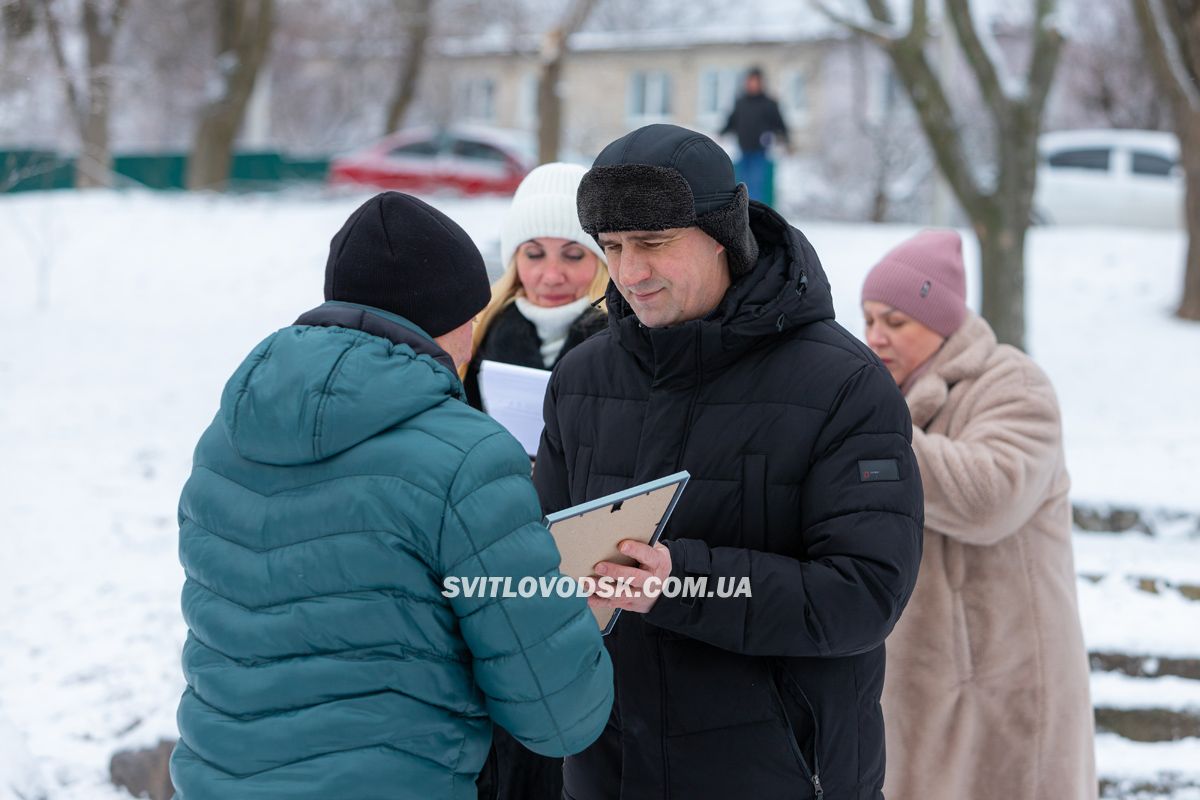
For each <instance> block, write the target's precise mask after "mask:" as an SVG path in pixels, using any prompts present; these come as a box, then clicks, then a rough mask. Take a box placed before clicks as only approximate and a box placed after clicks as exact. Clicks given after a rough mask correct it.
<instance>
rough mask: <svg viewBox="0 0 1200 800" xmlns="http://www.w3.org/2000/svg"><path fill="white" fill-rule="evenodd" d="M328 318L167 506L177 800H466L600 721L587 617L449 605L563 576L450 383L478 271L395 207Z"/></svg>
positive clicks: (350, 240) (285, 359)
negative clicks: (177, 627) (175, 566)
mask: <svg viewBox="0 0 1200 800" xmlns="http://www.w3.org/2000/svg"><path fill="white" fill-rule="evenodd" d="M325 297H326V300H327V301H331V302H326V303H325V304H324V305H322V306H320V307H319V308H317V309H315V310H313V311H310V312H308V313H306V314H304V315H302V316H301V317H300V319H299V320H297V322H296V324H294V325H292V326H290V327H287V328H283V329H282V330H280V331H277V332H276V333H274V334H272V335H271V336H269V337H268V338H267V339H266V340H264V341H263V342H262V343H261V344H259V345H258V347H256V348H255V349H254V351H253V352H252V353H251V354H250V356H249V357H248V358H247V359H246V360H245V362H243V363H242V365H241V366H240V367H238V369H237V371H236V372H234V374H233V377H232V378H230V380H229V382H228V384H227V385H226V386H225V391H224V393H223V395H222V397H221V408H220V411H219V412H218V414H217V417H216V419H215V420H214V422H213V423H212V425H211V426H209V428H208V430H207V431H205V433H204V435H203V436H202V437H201V439H200V443H199V444H198V445H197V447H196V453H195V459H194V465H193V469H192V475H191V478H190V479H189V480H188V482H187V485H186V486H185V487H184V490H183V496H182V498H181V499H180V504H179V552H180V559H181V561H182V562H183V566H184V571H185V573H186V576H187V580H186V582H185V584H184V588H183V614H184V618H185V620H186V621H187V624H188V628H189V632H188V637H187V642H186V643H185V645H184V649H183V669H184V674H185V676H186V678H187V683H188V687H187V690H186V691H185V692H184V694H183V697H182V699H181V701H180V704H179V712H178V722H179V731H180V740H179V744H178V745H177V746H176V748H175V752H174V755H173V756H172V759H171V776H172V779H173V780H174V783H175V787H176V789H177V792H178V793H177V795H176V797H177V800H230V799H231V798H237V799H239V800H260V799H261V798H272V799H274V798H321V800H334V799H335V798H345V799H346V800H371V799H372V798H380V800H383V799H384V798H386V799H387V800H394V799H395V798H421V800H428V799H429V798H475V796H476V785H475V780H476V776H477V774H478V773H479V770H480V768H481V765H482V764H483V762H484V759H485V757H486V755H487V752H488V746H489V743H490V740H491V731H492V723H493V722H494V723H496V724H498V725H501V726H503V727H504V728H506V729H507V730H508V731H509V732H511V733H512V734H513V735H514V736H515V737H516V738H517V739H518V740H520V741H521V742H522V743H523V744H525V745H526V746H527V747H529V748H530V749H531V750H533V751H535V752H538V753H541V754H544V755H549V756H563V755H567V754H571V753H575V752H578V751H580V750H582V749H583V748H585V747H586V746H588V745H589V744H591V743H592V741H593V740H595V739H596V737H597V736H598V735H599V734H600V731H601V729H602V728H603V727H604V724H605V722H606V721H607V719H608V716H609V710H610V707H611V705H612V698H613V689H612V666H611V664H610V662H609V658H608V655H607V653H606V652H605V650H604V647H603V645H602V644H601V640H600V635H599V632H598V630H597V626H596V622H595V618H594V617H593V616H592V614H591V613H590V612H589V611H588V609H587V606H586V604H585V602H584V600H583V599H581V598H576V597H571V598H566V599H564V598H561V597H558V596H553V597H549V598H546V597H540V596H539V597H532V598H521V597H515V598H508V597H501V598H495V597H466V596H465V593H464V592H461V591H460V592H459V593H458V594H457V596H449V597H448V596H447V594H453V593H451V592H445V593H444V591H443V590H444V589H445V588H447V587H446V585H445V584H444V579H445V578H446V577H450V576H453V577H459V578H463V579H470V578H475V577H485V578H487V577H492V576H495V577H511V578H512V582H511V585H512V586H514V587H515V586H516V585H517V583H518V581H519V579H520V578H522V577H525V576H534V577H537V576H557V575H558V574H559V573H558V563H559V555H558V551H557V550H556V548H555V546H554V542H553V540H552V539H551V538H550V535H549V533H548V532H547V530H546V529H545V528H544V527H543V526H542V524H541V519H542V516H541V511H540V506H539V503H538V498H537V496H536V494H535V492H534V489H533V486H532V484H531V482H530V479H529V460H528V458H527V457H526V455H525V453H524V451H523V449H522V448H521V446H520V445H519V444H517V442H516V441H515V440H514V439H513V438H512V437H511V436H510V435H509V434H508V433H507V432H506V431H505V430H504V429H503V428H501V427H500V426H499V425H498V424H497V423H496V422H494V421H493V420H491V419H490V418H489V417H487V416H485V415H483V414H481V413H479V412H477V411H475V410H474V409H472V408H470V407H469V406H468V405H467V404H466V403H465V402H464V401H463V390H462V385H461V384H460V382H459V379H458V377H457V374H456V371H455V367H456V363H455V362H458V363H462V362H463V361H465V360H466V359H467V358H469V356H470V339H471V320H472V318H473V317H474V316H475V314H476V313H477V312H478V311H479V310H480V309H482V308H483V306H484V304H485V303H486V302H487V299H488V284H487V275H486V271H485V269H484V266H483V261H482V259H481V258H480V255H479V251H478V250H477V249H476V248H475V246H474V244H472V243H471V241H470V239H469V238H468V237H467V235H466V234H465V233H464V232H463V231H462V229H461V228H460V227H458V226H457V225H456V224H455V223H454V222H453V221H452V220H450V219H449V218H448V217H446V216H445V215H444V214H441V213H440V212H438V211H437V210H436V209H434V208H432V207H430V206H428V205H426V204H425V203H422V202H421V201H419V200H417V199H415V198H412V197H408V196H407V195H403V194H398V193H395V192H389V193H385V194H382V195H379V196H377V197H375V198H372V199H371V200H369V201H367V203H366V204H364V205H363V206H362V207H361V208H359V209H358V210H357V211H356V212H355V213H354V214H353V215H352V216H351V217H350V219H349V220H348V221H347V222H346V224H345V226H343V228H342V229H341V231H339V232H338V234H337V235H336V236H335V237H334V239H333V242H332V244H331V247H330V255H329V261H328V264H327V266H326V278H325Z"/></svg>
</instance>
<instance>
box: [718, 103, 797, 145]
mask: <svg viewBox="0 0 1200 800" xmlns="http://www.w3.org/2000/svg"><path fill="white" fill-rule="evenodd" d="M727 133H734V134H737V140H738V149H740V150H741V151H742V153H743V154H745V153H761V152H763V151H764V150H766V149H767V134H769V133H773V134H776V135H777V136H779V138H780V139H782V140H783V141H785V142H786V141H788V129H787V123H786V122H784V121H783V114H781V113H779V103H777V102H775V100H774V99H772V98H770V97H767V96H766V95H765V94H743V95H742V96H741V97H739V98H738V99H737V102H735V103H734V104H733V111H731V112H729V118H728V119H727V120H725V127H724V128H722V129H721V135H722V136H724V135H725V134H727Z"/></svg>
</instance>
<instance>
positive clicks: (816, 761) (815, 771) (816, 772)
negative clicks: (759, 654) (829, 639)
mask: <svg viewBox="0 0 1200 800" xmlns="http://www.w3.org/2000/svg"><path fill="white" fill-rule="evenodd" d="M774 672H780V673H783V675H784V677H786V678H787V679H788V680H791V681H793V683H794V682H795V679H794V678H792V676H791V675H789V674H788V673H787V667H785V666H783V665H782V664H778V665H776V666H775V667H774V669H773V670H772V673H774ZM769 680H770V684H771V691H772V692H773V693H774V695H775V701H776V702H777V703H779V710H780V712H781V713H782V714H783V721H784V724H785V725H787V734H788V742H789V744H791V746H792V755H794V756H795V757H796V760H797V761H799V762H800V768H801V770H802V771H803V772H804V775H805V777H807V778H808V779H809V781H811V782H812V785H813V791H814V792H815V793H816V798H817V800H821V798H822V797H824V796H825V788H824V787H823V786H821V757H820V756H819V755H818V753H817V750H818V748H819V746H820V742H821V725H820V723H819V722H818V721H817V714H816V711H814V710H813V707H812V703H810V702H809V701H808V695H806V694H804V690H803V689H801V688H800V687H799V686H796V687H795V691H797V692H799V693H800V697H801V698H802V699H803V700H804V705H806V706H807V707H808V710H809V713H810V714H812V721H813V763H812V768H811V769H810V768H809V766H808V759H806V758H805V757H804V753H803V752H802V751H801V750H800V744H799V743H798V742H797V741H796V727H795V726H794V725H793V724H792V719H791V717H790V716H788V711H787V704H786V703H784V702H783V696H782V695H781V694H780V693H779V686H778V684H776V683H775V676H774V674H772V675H771V676H770V678H769Z"/></svg>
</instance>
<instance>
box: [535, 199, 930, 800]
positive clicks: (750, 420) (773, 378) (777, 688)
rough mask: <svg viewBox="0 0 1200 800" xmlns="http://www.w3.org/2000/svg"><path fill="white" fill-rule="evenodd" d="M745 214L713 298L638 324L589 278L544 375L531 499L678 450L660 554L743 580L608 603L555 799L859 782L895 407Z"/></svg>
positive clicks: (879, 605)
mask: <svg viewBox="0 0 1200 800" xmlns="http://www.w3.org/2000/svg"><path fill="white" fill-rule="evenodd" d="M751 224H752V227H753V230H754V234H755V238H756V239H757V240H758V242H759V246H760V249H761V254H760V256H759V260H758V263H757V265H756V266H755V268H754V270H753V271H752V272H751V273H750V274H748V275H747V276H745V277H744V278H742V279H741V280H740V281H738V283H736V284H735V285H734V286H733V287H731V288H730V290H729V292H728V293H727V294H726V297H725V299H724V301H723V303H722V305H721V307H720V308H719V310H718V312H717V313H716V314H714V315H711V317H710V318H707V319H705V320H696V321H692V322H688V323H684V324H681V325H678V326H673V327H669V328H657V329H648V328H645V327H643V326H642V325H641V324H640V323H639V322H638V320H637V318H636V317H635V316H634V315H633V313H632V311H631V310H630V308H629V306H628V305H627V304H626V303H625V301H624V300H623V299H622V298H621V297H620V295H619V294H618V293H617V292H616V290H615V289H614V288H612V286H611V285H610V288H609V293H608V304H609V314H610V322H609V328H608V330H606V331H605V332H602V333H600V334H599V335H597V336H594V337H592V338H591V339H589V340H588V341H587V342H585V343H584V344H582V345H580V346H579V347H578V348H576V349H575V350H574V351H573V352H572V353H571V355H570V356H569V357H567V358H566V359H564V360H563V361H562V363H560V364H559V365H558V367H557V369H556V370H555V373H554V375H553V377H552V378H551V382H550V388H549V391H548V393H547V397H546V407H545V413H546V430H545V433H544V434H543V437H542V442H541V447H540V449H539V451H538V457H537V470H536V471H535V474H534V483H535V484H536V486H537V489H538V494H539V496H540V497H541V499H542V504H543V508H544V509H545V510H546V511H547V512H549V511H553V510H557V509H560V508H563V507H566V506H569V505H572V504H575V503H580V502H583V501H585V500H588V499H593V498H596V497H600V496H603V495H605V494H608V493H610V492H614V491H617V490H619V489H622V488H625V487H627V486H630V485H633V484H636V483H639V482H642V481H647V480H651V479H653V478H657V477H660V476H663V475H666V474H668V473H671V472H674V471H676V470H679V469H686V470H688V471H689V472H690V473H691V475H692V480H691V483H690V484H689V485H688V488H687V490H686V491H685V492H684V494H683V497H682V499H681V501H680V503H679V506H678V507H677V508H676V510H675V512H674V515H673V516H672V517H671V522H670V524H669V526H668V528H667V533H666V538H667V540H668V546H669V547H670V550H671V557H672V561H673V568H674V571H673V574H674V575H678V576H687V575H706V576H708V577H709V580H710V584H709V587H708V588H709V589H710V590H711V589H713V588H714V586H713V584H715V583H716V581H717V579H718V578H719V577H727V578H730V577H732V578H737V577H741V576H748V577H749V578H750V581H751V590H752V593H753V596H752V597H751V598H745V597H740V598H719V597H715V598H701V599H697V600H694V601H691V600H685V599H681V598H676V599H668V598H666V597H661V598H660V599H659V600H658V602H657V604H656V605H655V606H654V608H652V609H651V611H650V613H649V614H646V615H644V616H641V615H638V614H631V613H626V614H624V615H622V617H621V620H620V621H619V622H618V624H617V626H616V628H615V630H614V631H613V633H612V634H611V635H610V636H609V637H608V638H607V640H606V641H607V645H608V648H609V652H610V653H611V655H612V658H613V664H614V667H615V670H616V690H617V702H616V703H615V704H614V706H613V714H612V717H611V718H610V720H609V724H608V727H607V728H606V730H605V732H604V733H603V734H601V736H600V739H599V740H598V741H597V742H596V743H595V744H593V745H592V746H591V747H590V748H588V749H587V750H585V751H584V752H583V753H581V754H579V755H578V756H573V757H570V758H568V759H567V761H566V767H565V790H566V796H567V797H569V798H573V799H574V800H614V798H621V800H634V799H635V798H636V800H642V799H643V798H678V799H679V800H683V799H684V798H686V800H704V799H705V798H714V800H716V799H717V798H720V800H729V798H755V800H775V799H776V798H779V799H782V798H804V797H813V796H817V795H820V794H823V796H824V797H825V798H828V799H829V800H832V798H846V797H854V798H875V797H879V796H880V788H881V786H882V784H883V770H884V754H883V748H884V744H883V743H884V738H883V718H882V715H881V713H880V707H879V697H880V692H881V689H882V686H883V670H884V648H883V640H884V637H886V636H887V634H888V632H889V631H891V629H892V626H893V625H894V624H895V622H896V620H897V618H898V617H899V615H900V612H901V610H902V609H903V608H904V604H905V603H906V602H907V600H908V597H909V594H910V593H911V591H912V588H913V584H914V582H915V581H916V577H917V567H918V564H919V563H920V557H921V523H922V497H921V482H920V476H919V474H918V471H917V465H916V460H915V458H914V456H913V453H912V450H911V447H910V442H911V437H912V427H911V423H910V421H909V416H908V410H907V408H906V406H905V404H904V400H903V399H902V397H901V395H900V393H899V391H898V390H897V388H896V385H895V383H894V382H893V381H892V379H891V377H890V376H889V375H888V373H887V371H886V370H885V369H884V368H883V366H882V365H881V364H880V363H879V361H878V360H877V359H876V358H875V357H874V356H873V355H872V354H871V353H870V351H868V350H867V349H866V348H865V347H864V346H863V345H862V344H860V343H859V342H858V340H856V339H855V338H854V337H853V336H851V335H850V334H849V333H847V332H846V331H845V330H844V329H843V328H842V327H840V326H839V325H838V324H837V323H836V322H834V320H833V316H834V314H833V306H832V301H831V297H830V290H829V284H828V281H827V279H826V277H825V274H824V272H823V271H822V269H821V266H820V263H819V262H818V260H817V256H816V253H815V252H814V251H813V249H812V247H811V245H810V244H809V243H808V241H807V240H806V239H805V238H804V236H803V235H802V234H801V233H800V232H799V231H797V230H795V229H794V228H791V227H790V226H788V225H787V223H786V222H785V221H784V220H783V219H782V218H780V217H779V216H778V215H776V214H775V213H774V212H772V211H771V210H770V209H768V208H766V207H765V206H762V205H761V204H757V203H756V204H752V206H751Z"/></svg>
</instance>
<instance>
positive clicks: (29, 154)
mask: <svg viewBox="0 0 1200 800" xmlns="http://www.w3.org/2000/svg"><path fill="white" fill-rule="evenodd" d="M74 185H75V159H73V158H64V157H63V156H60V155H59V154H58V153H55V152H53V151H50V150H32V149H11V150H0V192H37V191H45V190H47V189H70V188H71V187H73V186H74Z"/></svg>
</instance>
